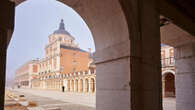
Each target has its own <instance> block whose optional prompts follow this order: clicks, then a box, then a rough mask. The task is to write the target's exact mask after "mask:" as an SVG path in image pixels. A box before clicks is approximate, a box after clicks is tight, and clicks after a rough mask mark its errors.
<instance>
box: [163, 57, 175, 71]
mask: <svg viewBox="0 0 195 110" xmlns="http://www.w3.org/2000/svg"><path fill="white" fill-rule="evenodd" d="M161 64H162V68H166V67H171V66H174V65H175V59H174V57H170V58H164V59H161Z"/></svg>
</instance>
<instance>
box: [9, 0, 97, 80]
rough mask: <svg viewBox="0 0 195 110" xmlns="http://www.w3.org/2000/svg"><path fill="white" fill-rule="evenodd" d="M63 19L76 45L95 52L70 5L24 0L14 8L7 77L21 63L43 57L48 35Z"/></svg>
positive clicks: (43, 0)
mask: <svg viewBox="0 0 195 110" xmlns="http://www.w3.org/2000/svg"><path fill="white" fill-rule="evenodd" d="M61 19H64V23H65V28H66V30H67V31H68V32H70V33H71V35H72V36H74V37H75V39H76V43H78V44H79V47H80V48H82V49H84V50H87V51H88V48H92V51H95V46H94V41H93V38H92V35H91V32H90V30H89V28H88V27H87V24H86V23H85V22H84V21H83V20H82V18H81V17H80V16H79V15H78V14H77V13H76V12H75V11H74V10H73V9H71V8H70V7H68V6H66V5H64V4H62V3H60V2H57V1H55V0H28V1H26V2H24V3H22V4H21V5H19V6H17V7H16V12H15V29H14V33H13V36H12V39H11V42H10V44H9V47H8V51H7V69H6V70H7V79H10V78H11V79H12V78H14V73H15V70H16V69H17V68H18V67H19V66H21V65H22V64H24V63H25V62H27V61H29V60H32V59H35V58H43V56H44V47H45V45H46V44H47V43H48V36H49V35H50V34H52V33H53V32H54V31H55V30H57V29H58V27H59V23H60V20H61Z"/></svg>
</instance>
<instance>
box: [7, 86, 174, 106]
mask: <svg viewBox="0 0 195 110" xmlns="http://www.w3.org/2000/svg"><path fill="white" fill-rule="evenodd" d="M10 91H11V93H13V94H15V95H17V96H20V95H24V97H25V100H26V101H28V102H34V103H36V104H37V107H36V108H37V110H95V106H94V105H90V104H89V103H86V104H82V103H81V102H82V101H81V100H89V99H84V97H85V96H81V95H77V96H75V95H72V96H71V94H70V93H62V92H60V91H48V90H36V89H12V90H10ZM86 95H87V94H86ZM71 98H75V100H74V101H73V100H72V101H71ZM91 98H93V96H92V97H91ZM83 102H84V101H83ZM79 103H80V104H79ZM87 104H88V105H87ZM8 110H9V109H8ZM163 110H176V101H175V98H164V99H163Z"/></svg>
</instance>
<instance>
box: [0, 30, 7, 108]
mask: <svg viewBox="0 0 195 110" xmlns="http://www.w3.org/2000/svg"><path fill="white" fill-rule="evenodd" d="M6 48H7V31H6V30H2V29H0V52H1V53H0V78H1V80H0V93H1V95H0V109H1V110H3V109H4V94H5V78H6V75H5V72H6V71H5V70H6Z"/></svg>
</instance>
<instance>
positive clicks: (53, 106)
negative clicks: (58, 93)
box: [12, 91, 95, 110]
mask: <svg viewBox="0 0 195 110" xmlns="http://www.w3.org/2000/svg"><path fill="white" fill-rule="evenodd" d="M12 92H13V93H14V94H17V95H25V98H26V99H27V100H28V101H32V102H36V103H37V104H38V105H39V107H40V108H43V109H44V110H95V108H92V107H88V106H83V105H78V104H72V103H69V102H64V101H60V100H54V99H51V98H48V97H42V96H36V95H32V94H30V93H24V92H19V91H12Z"/></svg>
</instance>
